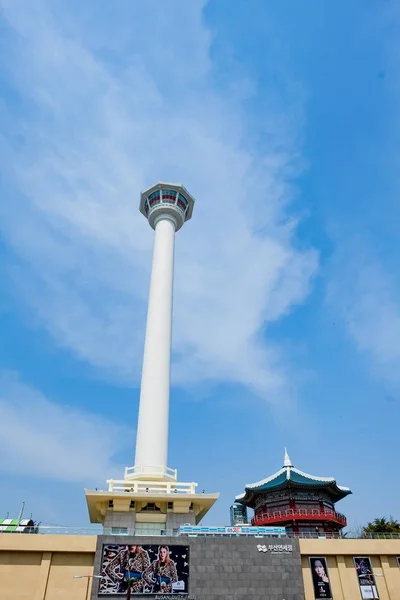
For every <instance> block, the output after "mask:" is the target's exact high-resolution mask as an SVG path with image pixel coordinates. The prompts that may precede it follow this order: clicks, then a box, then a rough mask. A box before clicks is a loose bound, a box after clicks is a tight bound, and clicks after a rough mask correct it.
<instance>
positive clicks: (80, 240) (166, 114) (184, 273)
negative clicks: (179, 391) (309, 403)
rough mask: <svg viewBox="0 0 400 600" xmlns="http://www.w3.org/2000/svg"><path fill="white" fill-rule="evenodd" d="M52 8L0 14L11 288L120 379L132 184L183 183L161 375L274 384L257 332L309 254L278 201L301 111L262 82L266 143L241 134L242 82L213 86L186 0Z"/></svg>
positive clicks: (133, 353)
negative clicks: (170, 339)
mask: <svg viewBox="0 0 400 600" xmlns="http://www.w3.org/2000/svg"><path fill="white" fill-rule="evenodd" d="M50 7H51V10H52V12H51V10H50ZM69 7H70V4H69V3H67V2H65V3H63V2H59V3H56V4H54V3H50V2H44V1H43V2H42V1H38V2H35V3H31V4H29V5H28V6H27V5H26V3H24V2H19V1H18V0H15V1H13V2H12V3H10V5H9V7H8V10H7V14H5V18H6V19H7V26H6V27H4V29H5V35H4V37H3V39H4V40H6V41H5V42H4V45H5V47H4V48H3V52H2V54H3V61H4V63H3V67H4V68H6V64H5V63H6V61H8V67H9V77H10V80H9V84H10V89H9V91H8V95H5V102H4V105H3V107H2V108H0V123H1V124H2V126H3V130H4V131H5V135H4V136H3V138H2V139H1V140H0V156H1V158H2V161H3V165H5V170H4V176H5V180H6V184H7V190H8V191H7V194H8V198H9V204H8V206H7V207H6V210H5V211H4V213H5V214H4V215H2V225H1V226H2V227H3V235H4V237H5V239H6V240H7V242H8V244H9V245H10V246H11V247H12V248H13V250H14V253H15V257H16V260H15V263H14V265H13V266H12V268H10V276H11V277H12V279H13V282H14V285H15V289H16V291H17V294H18V296H19V297H20V298H22V297H23V298H24V301H25V302H26V304H27V306H29V307H30V308H31V309H32V310H33V314H34V315H35V317H36V318H38V319H39V321H40V323H42V324H43V326H44V327H45V328H46V329H47V330H48V331H49V332H50V334H51V335H52V336H54V338H55V339H56V340H57V342H58V343H59V344H61V345H62V346H64V347H66V348H68V349H70V350H71V351H72V352H74V353H75V354H76V355H77V356H78V357H80V358H81V359H83V360H86V361H88V362H89V363H91V364H93V365H95V366H96V367H99V368H101V370H102V373H103V374H104V375H105V376H109V377H124V378H132V377H134V378H137V377H138V374H139V369H140V363H141V360H140V359H141V352H142V346H143V336H144V321H145V311H146V296H147V290H148V281H149V270H150V264H151V246H152V232H151V230H150V228H149V227H148V225H147V224H146V223H145V222H144V220H143V217H142V216H140V215H139V214H138V209H137V205H138V193H139V190H140V189H142V188H143V187H145V186H147V185H150V184H152V183H154V181H155V180H162V179H164V180H173V181H182V182H183V183H184V184H185V185H186V186H187V187H188V189H189V190H190V191H191V192H192V193H193V194H194V195H195V196H196V198H197V204H196V207H195V213H194V218H193V221H192V222H190V223H189V224H187V225H186V226H185V228H183V230H182V231H181V232H179V234H178V236H177V252H176V259H177V267H176V286H175V291H176V295H175V307H174V310H175V312H174V318H175V323H174V327H175V329H174V370H173V375H174V381H175V382H176V383H180V384H182V385H186V384H188V383H191V382H196V381H198V380H203V381H204V380H207V379H209V380H224V381H232V382H238V383H242V384H244V385H250V382H251V385H252V386H253V387H254V389H255V390H256V391H257V392H258V393H260V394H268V392H271V391H273V390H274V391H275V390H277V389H278V388H279V387H281V386H284V384H285V368H284V366H285V359H284V357H282V356H281V354H280V351H279V348H278V347H277V346H274V345H273V344H270V343H267V344H265V342H264V339H263V333H264V332H265V328H266V327H267V326H268V323H270V322H272V321H276V320H277V319H279V318H281V317H282V316H284V315H285V314H287V313H288V312H289V311H290V310H291V309H292V308H293V306H295V305H296V304H298V303H300V302H302V301H303V299H304V298H305V296H306V295H307V293H308V291H309V286H310V280H311V277H312V275H313V273H314V272H315V270H316V266H317V259H316V255H315V253H314V252H313V251H310V250H304V249H301V250H300V249H298V248H297V247H296V242H295V238H296V223H295V222H294V221H292V220H290V219H289V218H288V212H287V208H288V205H289V204H290V202H291V200H292V198H293V194H294V191H293V188H292V185H291V184H292V181H291V180H292V178H293V176H294V175H295V174H297V173H298V172H299V170H300V169H301V165H300V162H299V151H300V148H299V145H298V141H297V140H298V138H299V136H300V134H301V129H302V122H301V118H296V119H294V120H293V118H292V116H293V115H292V114H289V113H288V114H287V117H286V114H283V113H282V112H281V110H280V108H279V88H278V89H277V90H274V93H273V98H274V99H276V98H277V99H278V100H277V101H275V100H274V101H272V100H271V101H270V102H269V103H268V106H269V112H268V114H267V115H265V119H264V122H263V118H262V117H261V119H260V127H263V126H265V127H266V128H268V130H269V131H270V133H271V135H270V138H269V139H270V140H271V142H270V144H269V145H268V144H267V146H266V150H265V151H264V152H263V154H262V155H261V154H258V153H256V152H255V151H253V150H252V147H251V146H250V145H249V144H248V140H247V136H246V123H247V120H246V115H245V111H244V107H245V105H244V101H245V99H246V98H247V96H248V94H249V93H252V90H253V93H256V82H249V81H246V80H235V81H234V84H235V94H231V93H230V92H231V90H230V89H226V90H224V89H223V86H222V87H221V84H219V85H218V86H216V81H218V72H217V71H216V69H215V65H213V63H212V60H211V43H212V39H211V35H210V32H209V31H208V30H207V27H206V26H205V24H204V13H203V9H204V2H202V1H200V0H199V1H191V2H187V1H186V0H184V1H183V2H176V1H175V2H151V1H146V2H120V3H118V6H114V5H113V10H112V11H109V9H107V8H104V7H102V5H96V11H95V13H94V14H89V12H85V11H90V8H88V7H86V8H85V10H84V9H78V7H75V8H76V12H74V13H73V12H72V11H70V10H69ZM10 65H11V68H10ZM231 79H232V80H234V79H235V73H232V74H231ZM217 89H218V91H217ZM291 102H292V104H293V111H292V113H293V114H296V115H301V112H302V106H301V101H300V105H299V103H298V101H297V99H296V94H294V95H293V98H292V99H291ZM287 108H288V107H287V102H286V105H285V110H286V112H287ZM7 123H12V128H11V127H9V126H8V125H7ZM274 124H275V125H274ZM264 147H265V145H264ZM2 212H3V211H2Z"/></svg>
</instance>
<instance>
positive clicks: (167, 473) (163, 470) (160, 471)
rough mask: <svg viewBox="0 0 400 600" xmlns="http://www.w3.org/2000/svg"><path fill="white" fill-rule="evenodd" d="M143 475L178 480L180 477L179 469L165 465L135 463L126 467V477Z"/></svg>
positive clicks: (151, 477) (133, 477)
mask: <svg viewBox="0 0 400 600" xmlns="http://www.w3.org/2000/svg"><path fill="white" fill-rule="evenodd" d="M143 475H145V476H147V477H149V478H150V479H153V478H154V477H157V478H160V479H162V478H166V479H174V480H175V481H176V479H177V477H178V471H177V470H176V469H171V468H170V467H166V466H164V465H148V466H142V465H134V466H133V467H126V468H125V476H124V479H128V480H131V479H136V478H137V477H142V476H143Z"/></svg>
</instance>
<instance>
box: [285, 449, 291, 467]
mask: <svg viewBox="0 0 400 600" xmlns="http://www.w3.org/2000/svg"><path fill="white" fill-rule="evenodd" d="M283 466H284V467H293V465H292V461H291V460H290V456H289V454H288V453H287V450H286V448H285V456H284V459H283Z"/></svg>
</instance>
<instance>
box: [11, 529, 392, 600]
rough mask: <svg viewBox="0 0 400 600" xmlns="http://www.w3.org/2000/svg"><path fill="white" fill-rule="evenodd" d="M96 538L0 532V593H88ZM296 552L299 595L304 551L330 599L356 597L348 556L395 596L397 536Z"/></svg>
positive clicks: (310, 593) (15, 599)
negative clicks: (322, 572)
mask: <svg viewBox="0 0 400 600" xmlns="http://www.w3.org/2000/svg"><path fill="white" fill-rule="evenodd" d="M121 538H123V536H121ZM150 540H151V538H149V542H150ZM181 540H182V538H180V540H179V541H181ZM122 542H123V539H121V543H122ZM96 543H97V537H96V536H94V535H93V536H84V535H47V534H44V535H40V534H39V535H24V534H21V535H18V534H0V599H1V600H85V599H86V598H90V596H91V590H90V588H91V584H92V581H93V579H92V576H93V574H94V573H93V565H94V561H95V552H96ZM300 552H301V561H302V574H303V583H304V593H305V600H314V597H315V596H314V588H313V581H312V573H311V569H310V562H309V558H310V557H325V558H326V564H327V567H328V572H329V579H330V584H331V591H332V597H333V598H334V599H335V600H358V599H361V592H360V588H359V585H358V578H357V573H356V570H355V566H354V561H353V558H354V557H368V558H369V559H370V561H371V564H372V569H373V573H374V576H375V581H376V587H377V591H378V594H379V598H380V600H400V567H399V560H398V559H399V557H400V540H364V539H362V540H360V539H331V540H328V539H300ZM76 576H80V578H77V577H76ZM196 600H203V599H200V598H196ZM243 600H244V598H243Z"/></svg>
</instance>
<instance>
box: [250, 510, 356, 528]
mask: <svg viewBox="0 0 400 600" xmlns="http://www.w3.org/2000/svg"><path fill="white" fill-rule="evenodd" d="M289 519H290V520H292V519H294V520H300V519H304V520H311V521H319V520H322V521H330V520H332V521H336V522H337V523H340V524H341V525H343V526H345V525H347V519H346V517H345V516H344V515H342V514H341V513H338V512H336V511H334V510H329V509H327V510H325V511H321V510H318V509H306V508H288V509H287V510H277V511H274V512H270V513H268V512H266V513H261V514H259V515H257V516H255V517H253V519H252V520H251V523H252V525H266V524H267V523H278V522H279V521H284V520H289Z"/></svg>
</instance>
